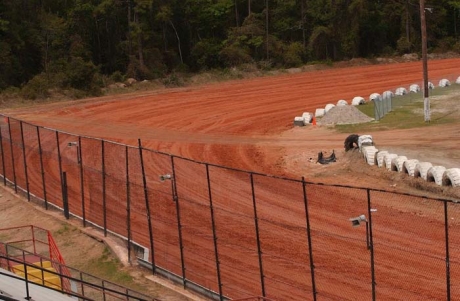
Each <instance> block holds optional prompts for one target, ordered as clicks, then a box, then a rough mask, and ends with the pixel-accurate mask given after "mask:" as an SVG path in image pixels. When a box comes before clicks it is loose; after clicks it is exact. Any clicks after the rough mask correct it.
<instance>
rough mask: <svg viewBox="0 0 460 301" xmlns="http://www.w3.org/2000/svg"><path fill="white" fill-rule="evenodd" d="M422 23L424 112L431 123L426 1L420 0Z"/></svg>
mask: <svg viewBox="0 0 460 301" xmlns="http://www.w3.org/2000/svg"><path fill="white" fill-rule="evenodd" d="M420 23H421V30H422V60H423V111H424V114H425V122H430V121H431V116H430V115H431V113H430V99H429V95H428V93H429V91H428V58H427V43H426V20H425V0H420Z"/></svg>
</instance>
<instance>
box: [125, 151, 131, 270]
mask: <svg viewBox="0 0 460 301" xmlns="http://www.w3.org/2000/svg"><path fill="white" fill-rule="evenodd" d="M128 155H129V152H128V146H127V145H125V166H126V227H127V232H128V262H129V263H131V191H130V185H129V157H128Z"/></svg>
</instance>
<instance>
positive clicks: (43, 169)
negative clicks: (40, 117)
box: [36, 126, 48, 210]
mask: <svg viewBox="0 0 460 301" xmlns="http://www.w3.org/2000/svg"><path fill="white" fill-rule="evenodd" d="M36 129H37V142H38V153H39V155H40V173H41V176H42V188H43V199H44V200H45V209H46V210H48V198H47V196H46V183H45V167H44V165H43V150H42V141H41V138H40V128H39V127H38V126H36Z"/></svg>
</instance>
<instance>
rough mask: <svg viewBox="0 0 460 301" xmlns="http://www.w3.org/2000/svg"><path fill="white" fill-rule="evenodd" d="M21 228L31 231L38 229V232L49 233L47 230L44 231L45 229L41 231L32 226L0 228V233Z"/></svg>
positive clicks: (39, 228)
mask: <svg viewBox="0 0 460 301" xmlns="http://www.w3.org/2000/svg"><path fill="white" fill-rule="evenodd" d="M21 228H31V230H34V229H38V230H42V231H45V232H49V230H46V229H43V228H41V227H37V226H34V225H24V226H16V227H7V228H1V229H0V231H9V230H16V229H21Z"/></svg>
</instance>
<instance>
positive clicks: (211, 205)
mask: <svg viewBox="0 0 460 301" xmlns="http://www.w3.org/2000/svg"><path fill="white" fill-rule="evenodd" d="M206 179H207V182H208V195H209V209H210V210H211V224H212V238H213V241H214V255H215V258H216V259H215V260H216V270H217V283H218V285H219V300H220V301H223V300H224V295H223V292H222V280H221V275H220V262H219V252H218V249H217V233H216V221H215V219H214V206H213V204H212V189H211V178H210V176H209V164H206Z"/></svg>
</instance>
